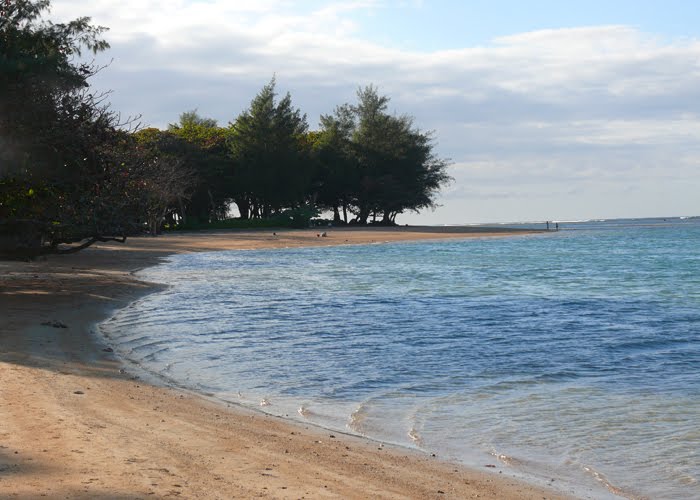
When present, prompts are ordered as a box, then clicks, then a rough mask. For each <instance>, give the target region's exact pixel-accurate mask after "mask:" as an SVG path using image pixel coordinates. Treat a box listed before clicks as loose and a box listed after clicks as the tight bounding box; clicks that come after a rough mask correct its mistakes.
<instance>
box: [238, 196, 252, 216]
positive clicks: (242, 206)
mask: <svg viewBox="0 0 700 500" xmlns="http://www.w3.org/2000/svg"><path fill="white" fill-rule="evenodd" d="M235 203H236V206H237V207H238V211H239V212H240V216H241V219H243V220H248V219H249V218H250V202H249V201H248V200H246V199H245V198H242V199H238V200H236V202H235Z"/></svg>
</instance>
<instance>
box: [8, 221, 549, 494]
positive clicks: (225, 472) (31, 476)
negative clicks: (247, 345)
mask: <svg viewBox="0 0 700 500" xmlns="http://www.w3.org/2000/svg"><path fill="white" fill-rule="evenodd" d="M474 229H476V230H474ZM504 229H505V228H496V230H493V231H488V230H484V228H471V227H467V228H450V227H447V228H441V227H433V228H425V227H421V228H417V227H408V228H406V227H405V226H403V227H395V228H323V230H325V231H326V232H327V236H326V237H322V236H321V234H322V232H321V228H319V229H315V230H279V231H274V230H264V231H263V230H259V231H213V232H209V231H207V232H197V233H178V234H168V235H165V236H162V237H159V238H148V237H143V238H131V239H129V240H128V241H127V243H126V244H125V245H119V244H102V245H96V246H95V248H90V249H87V250H85V251H84V252H80V253H78V254H74V255H69V256H63V257H50V258H48V259H46V260H43V261H38V262H32V263H21V262H0V276H2V277H1V278H0V306H1V307H2V310H3V311H4V312H6V313H5V314H4V315H3V318H1V319H0V331H1V332H2V335H1V336H0V377H1V378H2V381H3V384H2V387H0V393H1V395H2V400H3V402H4V403H5V402H7V404H3V405H2V407H0V421H2V422H3V428H2V436H3V439H2V441H3V443H2V444H3V448H1V449H0V473H1V474H2V476H0V477H1V478H2V480H1V481H0V496H6V495H12V494H17V495H19V496H26V495H32V496H38V495H40V494H46V495H48V496H59V495H62V496H70V497H77V498H80V497H83V498H94V497H95V496H104V497H110V498H112V497H122V496H124V497H126V496H129V497H133V496H137V497H146V496H149V495H151V496H153V495H155V497H157V498H160V497H164V496H167V495H171V494H182V495H183V496H184V497H188V498H195V497H197V498H227V497H231V496H237V497H250V496H255V495H260V494H266V495H271V496H273V497H294V498H299V497H301V496H307V497H320V496H327V495H328V494H332V495H336V496H340V497H344V498H362V497H367V496H374V497H383V498H392V497H409V498H429V497H437V496H438V495H439V496H440V497H441V498H443V497H444V498H465V497H470V496H473V495H477V494H478V495H480V496H481V497H482V498H506V499H508V498H542V496H546V497H547V498H558V497H559V496H557V494H556V493H553V492H552V491H550V490H548V489H546V488H544V487H542V488H540V487H537V486H533V485H529V484H526V483H523V482H521V481H519V480H518V479H515V478H514V477H512V476H511V474H509V471H508V469H507V468H506V467H505V466H502V465H501V464H494V465H496V468H495V469H486V470H485V471H480V470H479V471H477V470H471V469H468V468H465V467H462V466H460V465H455V464H451V463H449V462H442V461H439V460H436V459H435V458H432V457H429V456H426V455H424V454H422V453H418V452H413V451H411V450H406V449H403V448H399V447H390V446H380V447H379V449H377V448H378V447H377V444H376V443H375V442H372V441H368V440H364V439H362V438H355V437H352V436H345V435H342V434H340V433H338V435H337V436H332V437H331V434H332V433H331V432H330V431H326V430H323V429H319V428H314V427H311V426H304V425H303V424H297V423H294V422H291V421H286V420H282V419H279V418H275V417H270V416H265V415H262V414H259V413H258V412H252V411H246V410H245V409H242V408H226V407H224V406H223V405H221V404H214V403H212V402H210V401H208V400H207V399H206V398H205V397H200V396H197V395H194V394H192V393H190V392H187V391H181V390H177V389H172V388H167V387H161V386H152V385H150V384H148V383H145V382H144V381H142V380H140V379H134V378H133V377H134V376H135V373H136V372H134V371H133V370H132V369H131V368H130V367H129V366H128V365H124V364H122V363H121V362H120V361H119V360H118V359H116V358H115V357H114V355H113V354H112V353H111V352H109V350H110V349H109V347H108V346H106V345H103V344H100V343H99V341H98V340H96V338H95V337H94V336H93V335H91V329H92V328H93V325H95V324H96V323H97V322H99V321H102V320H104V319H105V318H108V317H109V315H110V313H111V311H114V310H116V309H118V308H122V307H124V306H126V305H127V304H128V303H129V302H131V301H133V300H134V299H136V298H138V297H139V296H143V295H145V294H148V293H152V292H153V291H156V290H157V289H158V288H159V286H158V285H156V284H150V283H144V282H141V281H139V280H137V279H136V278H135V277H134V276H133V272H134V271H135V270H137V269H141V268H144V267H148V266H151V265H154V264H157V263H158V261H159V260H160V259H161V258H163V257H167V256H168V255H171V254H174V253H182V252H193V251H216V250H235V249H258V248H290V247H308V246H330V245H337V244H368V243H379V242H392V241H415V240H426V239H428V240H432V239H448V238H453V239H454V238H464V237H471V236H473V237H479V238H481V237H491V236H493V237H503V236H507V235H520V234H527V233H533V231H521V230H508V229H505V230H504ZM273 233H276V234H273ZM42 323H43V324H42ZM63 326H65V327H66V328H63ZM4 471H10V472H11V473H5V472H4ZM489 471H496V472H501V474H493V473H490V472H489Z"/></svg>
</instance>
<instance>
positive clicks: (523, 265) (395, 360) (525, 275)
mask: <svg viewBox="0 0 700 500" xmlns="http://www.w3.org/2000/svg"><path fill="white" fill-rule="evenodd" d="M560 227H561V229H562V230H561V231H559V232H558V233H549V234H542V235H534V236H524V237H523V236H521V237H512V238H505V239H503V238H498V239H487V238H484V239H469V240H463V241H440V242H421V243H401V244H384V245H370V246H345V247H330V248H329V247H326V248H307V249H288V250H261V251H238V252H218V253H207V254H190V255H180V256H175V257H173V258H171V259H170V261H169V262H168V263H167V264H164V265H161V266H157V267H155V268H152V269H150V270H147V271H145V272H143V273H142V277H143V278H144V279H147V280H151V281H159V282H165V283H169V284H172V285H173V286H172V287H171V288H170V289H169V290H167V291H166V292H163V293H160V294H157V295H152V296H149V297H147V298H146V299H144V300H142V301H140V302H137V303H136V304H134V305H133V306H132V307H130V308H128V309H125V310H123V311H121V312H119V313H118V314H117V315H116V316H115V318H114V319H113V320H111V321H110V322H108V323H106V324H104V325H103V327H104V330H105V332H106V333H107V334H108V335H109V336H110V337H111V338H112V339H113V340H115V341H116V342H117V344H118V350H119V351H120V352H121V353H122V354H123V355H125V356H126V357H128V358H130V359H133V360H135V361H137V362H139V363H141V364H143V365H144V366H145V367H146V368H148V369H149V370H152V371H154V372H156V373H159V374H161V375H163V376H166V377H168V378H170V379H172V380H174V381H177V382H178V383H181V384H184V385H187V386H190V387H193V388H196V389H199V390H202V391H206V392H212V393H214V394H216V395H217V396H219V397H221V398H223V399H227V400H234V401H237V402H241V403H243V404H250V405H256V406H257V405H262V407H263V409H264V410H265V411H270V412H273V413H276V414H280V415H288V416H290V417H295V418H300V419H305V420H308V421H310V422H314V423H318V424H321V425H325V426H329V427H332V428H337V429H345V430H349V431H351V432H355V433H359V434H363V435H367V436H370V437H374V438H376V439H381V440H386V441H392V442H396V443H401V444H408V445H412V446H418V447H421V448H423V449H425V450H428V451H433V452H437V453H439V454H440V455H441V456H445V457H450V458H455V459H458V460H462V461H464V462H466V463H469V464H472V465H483V464H484V463H489V461H490V462H494V463H495V461H497V460H498V461H500V462H501V464H500V466H501V467H504V468H507V469H508V470H512V471H516V472H519V473H522V474H526V475H528V476H529V477H530V478H534V479H536V480H537V479H540V480H544V479H548V478H549V477H557V478H558V480H560V481H562V484H565V485H566V487H565V488H570V487H573V488H575V490H574V491H576V492H577V494H580V495H586V494H589V495H592V496H596V497H599V496H605V495H606V494H608V493H610V492H613V493H617V494H620V495H624V496H635V495H637V496H642V495H646V496H651V497H654V498H700V483H699V481H700V454H699V452H698V450H700V251H699V248H700V246H699V244H700V220H698V219H667V220H663V219H647V220H638V221H629V220H628V221H610V222H601V221H593V222H587V223H578V224H573V223H566V224H565V223H560Z"/></svg>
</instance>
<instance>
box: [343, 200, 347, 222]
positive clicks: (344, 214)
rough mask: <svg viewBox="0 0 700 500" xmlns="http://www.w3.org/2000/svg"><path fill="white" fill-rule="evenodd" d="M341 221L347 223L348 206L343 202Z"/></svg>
mask: <svg viewBox="0 0 700 500" xmlns="http://www.w3.org/2000/svg"><path fill="white" fill-rule="evenodd" d="M343 220H344V221H345V223H346V224H347V223H348V204H347V203H345V202H343Z"/></svg>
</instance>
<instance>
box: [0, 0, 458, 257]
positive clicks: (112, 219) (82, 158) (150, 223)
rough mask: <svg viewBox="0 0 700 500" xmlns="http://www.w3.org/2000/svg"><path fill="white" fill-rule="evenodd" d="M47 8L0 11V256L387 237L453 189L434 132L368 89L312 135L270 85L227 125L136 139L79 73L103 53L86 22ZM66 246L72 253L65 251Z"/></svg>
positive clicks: (3, 6) (186, 126)
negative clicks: (358, 228) (100, 247)
mask: <svg viewBox="0 0 700 500" xmlns="http://www.w3.org/2000/svg"><path fill="white" fill-rule="evenodd" d="M49 6H50V2H49V0H0V253H4V254H8V253H15V254H17V255H20V256H24V255H36V254H41V253H63V252H72V251H77V250H79V249H81V248H84V247H85V246H88V245H90V244H92V243H94V242H96V241H105V240H109V239H117V240H120V241H123V240H124V239H125V238H126V236H128V235H131V234H138V233H142V232H144V231H149V232H151V233H152V234H157V233H159V232H160V231H161V230H162V228H163V227H164V226H168V227H203V226H211V225H216V224H217V223H218V224H221V223H223V222H225V221H228V220H229V219H230V218H231V214H232V208H233V207H235V211H234V212H235V214H236V215H237V219H238V221H239V222H243V223H246V224H248V225H255V224H263V223H268V224H269V223H273V224H275V225H291V226H303V225H308V222H309V220H310V219H311V218H312V217H315V216H317V215H318V214H319V213H324V212H325V213H329V214H332V220H333V222H335V223H337V224H367V223H371V222H375V223H381V224H394V223H395V219H396V217H397V215H399V214H401V213H404V212H406V211H410V210H413V211H418V210H421V209H424V208H427V207H433V206H434V205H435V198H436V195H437V193H438V191H439V189H440V188H441V187H442V186H444V185H445V184H446V183H447V182H448V181H449V180H450V178H449V176H448V174H447V165H448V163H447V161H446V160H444V159H441V158H439V157H437V156H436V155H435V152H434V142H433V138H432V136H431V134H430V133H426V132H423V131H421V130H419V129H418V128H417V127H415V125H414V124H413V120H412V119H411V118H410V117H408V116H398V115H396V114H392V113H389V111H388V103H389V98H388V97H387V96H383V95H381V94H380V93H379V91H378V89H377V88H376V87H374V86H371V85H370V86H367V87H364V88H360V89H359V90H358V92H357V101H356V102H355V103H353V104H343V105H341V106H338V107H337V108H336V109H335V110H334V111H333V112H332V113H329V114H328V115H323V116H321V119H320V124H319V127H318V130H314V131H310V130H309V126H308V122H307V117H306V115H305V114H303V113H302V112H301V111H300V110H299V109H298V108H296V107H295V106H294V105H293V103H292V98H291V96H290V94H289V93H287V94H286V95H284V96H281V98H279V96H278V95H277V92H276V88H275V87H276V84H275V80H274V78H273V79H272V80H271V81H270V82H269V83H268V84H267V85H265V86H264V87H263V88H262V89H261V90H260V92H259V93H258V94H257V95H256V96H255V97H254V98H253V99H252V101H251V102H250V106H249V107H248V108H247V109H246V110H245V111H243V112H242V113H241V114H240V115H238V116H237V117H235V118H234V119H233V120H232V121H231V122H229V123H228V125H227V126H219V125H218V123H217V122H216V121H215V120H213V119H210V118H206V117H202V116H200V115H199V114H198V113H197V112H196V110H195V111H188V112H185V113H182V114H181V115H180V118H179V121H178V122H177V123H174V124H171V125H169V126H168V127H167V128H166V129H165V130H159V129H155V128H145V129H140V128H139V127H138V126H136V124H135V122H134V120H131V119H125V120H123V119H122V118H121V116H120V115H119V114H118V113H116V112H114V111H112V110H111V109H110V108H109V106H108V105H107V104H106V100H107V98H108V94H99V93H96V92H95V91H94V90H93V89H92V88H91V87H90V85H89V82H88V80H89V78H90V77H91V76H93V75H94V74H95V73H97V72H98V71H100V70H101V69H102V68H100V67H97V66H95V65H94V63H92V64H91V63H84V62H75V61H76V60H80V57H79V56H81V55H82V53H83V52H87V51H91V52H92V53H95V54H96V53H98V52H100V51H104V50H106V49H107V48H108V47H109V45H108V43H107V42H106V41H104V40H103V38H102V37H103V34H104V32H105V30H106V29H105V28H103V27H100V26H94V25H92V24H91V22H90V19H89V18H87V17H82V18H79V19H76V20H74V21H72V22H69V23H63V24H57V23H52V22H51V21H48V20H45V19H44V14H45V12H46V11H47V9H48V8H49ZM66 245H68V246H66Z"/></svg>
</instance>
